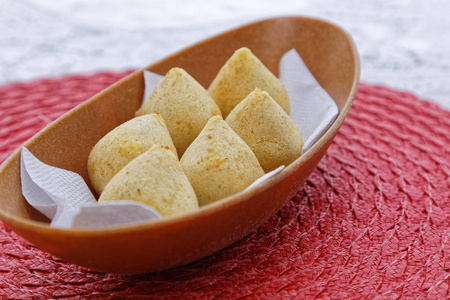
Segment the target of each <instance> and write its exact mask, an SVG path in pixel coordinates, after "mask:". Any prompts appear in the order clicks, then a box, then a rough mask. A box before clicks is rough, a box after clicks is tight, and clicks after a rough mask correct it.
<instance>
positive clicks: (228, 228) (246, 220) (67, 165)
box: [0, 17, 359, 274]
mask: <svg viewBox="0 0 450 300" xmlns="http://www.w3.org/2000/svg"><path fill="white" fill-rule="evenodd" d="M243 46H246V47H248V48H250V49H251V50H252V51H253V53H254V54H255V55H256V56H257V57H259V58H260V59H261V60H262V62H263V63H264V64H265V65H266V66H267V67H268V68H269V69H270V70H271V71H272V72H273V73H274V74H275V75H278V71H277V69H278V61H279V59H280V57H281V55H282V54H284V53H285V52H287V51H288V50H290V49H292V48H295V49H297V51H298V52H299V53H300V55H301V56H302V58H303V60H304V62H305V64H306V65H307V66H308V68H309V69H310V71H311V72H312V73H313V75H314V76H315V77H316V79H317V80H318V82H319V83H320V84H321V85H322V86H323V88H324V89H325V90H326V91H327V92H328V93H329V94H330V96H331V97H332V98H333V100H334V101H335V102H336V104H337V106H338V107H339V115H338V117H337V119H336V121H335V122H334V123H333V124H332V126H331V127H330V128H329V129H328V131H327V132H326V133H325V134H324V135H323V136H322V138H320V140H318V141H317V142H316V143H315V144H314V145H313V146H312V147H311V148H310V149H309V150H308V151H307V152H306V153H304V154H303V155H302V156H301V157H300V158H298V159H297V160H296V161H295V162H293V163H292V164H290V165H289V166H287V167H286V168H285V169H284V170H283V171H282V172H280V173H279V174H277V175H276V176H274V177H273V178H271V179H270V180H268V181H267V182H265V183H263V184H262V185H260V186H258V187H256V188H254V189H250V190H248V191H243V192H240V193H238V194H235V195H233V196H230V197H228V198H225V199H222V200H220V201H217V202H215V203H212V204H209V205H206V206H204V207H201V208H200V209H199V210H197V211H194V212H190V213H186V214H180V215H176V216H171V217H167V218H164V219H162V220H160V221H156V222H148V223H144V224H139V225H130V226H120V227H113V228H107V229H91V230H78V229H57V228H52V227H50V226H49V220H48V219H47V218H46V217H45V216H43V215H42V214H40V213H39V212H38V211H36V210H35V209H34V208H32V207H31V206H30V205H28V203H27V202H26V200H25V199H24V198H23V196H22V193H21V184H20V174H19V157H20V149H18V150H17V151H16V152H14V153H13V154H12V155H11V156H10V157H9V158H8V159H7V160H5V162H4V163H3V164H2V165H1V166H0V218H1V220H2V221H3V222H4V223H5V224H7V226H9V227H10V228H11V229H12V230H14V231H15V232H16V233H17V234H19V235H21V236H22V237H23V238H25V239H26V240H28V241H29V242H30V243H32V244H34V245H35V246H36V247H38V248H40V249H42V250H44V251H46V252H48V253H51V254H53V255H55V256H57V257H59V258H61V259H63V260H65V261H67V262H71V263H75V264H77V265H80V266H84V267H87V268H90V269H92V270H96V271H102V272H114V273H124V274H138V273H145V272H154V271H159V270H163V269H167V268H171V267H175V266H180V265H183V264H186V263H189V262H192V261H195V260H197V259H200V258H202V257H205V256H207V255H209V254H212V253H214V252H215V251H218V250H220V249H222V248H224V247H226V246H228V245H230V244H231V243H233V242H235V241H238V240H239V239H241V238H242V237H244V236H245V235H247V234H249V233H250V232H251V231H253V230H255V229H256V228H257V227H258V226H260V225H261V224H263V223H264V222H265V221H266V220H267V219H268V218H270V217H271V216H272V215H274V214H275V213H276V212H277V211H278V210H279V209H280V208H281V207H282V206H283V205H284V204H285V203H286V202H287V201H288V200H289V199H290V198H291V197H292V196H293V195H294V194H295V193H296V192H297V191H298V189H299V188H300V187H301V186H302V184H303V183H304V181H305V180H306V178H308V176H309V175H310V174H311V172H312V171H313V170H314V168H315V167H316V166H317V164H318V163H319V161H320V159H321V158H322V157H323V155H324V154H325V151H326V150H327V148H328V147H329V145H330V144H331V142H332V140H333V138H334V136H335V135H336V132H337V131H338V129H339V127H340V126H341V124H342V122H343V121H344V118H345V116H346V114H347V112H348V111H349V109H350V107H351V105H352V101H353V98H354V96H355V93H356V90H357V86H358V78H359V62H358V56H357V52H356V49H355V46H354V44H353V43H352V40H351V38H350V37H349V36H348V35H347V34H346V33H345V32H344V31H343V30H341V29H340V28H338V27H336V26H334V25H332V24H329V23H327V22H325V21H320V20H315V19H310V18H303V17H287V18H275V19H269V20H263V21H259V22H256V23H252V24H249V25H245V26H242V27H239V28H236V29H234V30H231V31H228V32H226V33H223V34H220V35H218V36H215V37H212V38H210V39H207V40H205V41H203V42H200V43H198V44H195V45H193V46H191V47H189V48H187V49H185V50H182V51H180V52H178V53H176V54H173V55H171V56H169V57H167V58H165V59H163V60H161V61H159V62H157V63H155V64H153V65H151V66H149V67H147V68H146V69H147V70H150V71H153V72H156V73H159V74H165V73H166V72H167V71H168V70H169V69H170V68H172V67H181V68H184V69H185V70H186V71H187V72H188V73H190V74H192V75H193V77H194V78H196V79H197V80H198V81H199V82H200V83H201V84H203V85H204V86H205V87H207V86H208V85H209V83H210V82H211V81H212V79H213V78H214V76H215V75H216V73H217V72H218V70H219V69H220V67H221V66H222V65H223V64H224V63H225V61H226V60H227V59H228V58H229V57H230V56H231V55H232V54H233V52H234V51H235V50H236V49H238V48H240V47H243ZM143 90H144V81H143V76H142V70H140V71H137V72H135V73H133V74H131V75H129V76H127V77H126V78H124V79H122V80H120V81H119V82H117V83H115V84H113V85H112V86H110V87H109V88H107V89H105V90H103V91H102V92H100V93H99V94H97V95H95V96H94V97H92V98H91V99H89V100H87V101H86V102H84V103H82V104H81V105H79V106H77V107H76V108H74V109H73V110H71V111H69V112H68V113H66V114H65V115H63V116H62V117H60V118H59V119H58V120H56V121H55V122H53V123H52V124H50V125H49V126H47V127H46V128H44V129H43V130H42V131H41V132H39V133H38V134H36V135H35V136H34V137H33V138H31V139H30V140H29V141H27V142H26V143H25V146H26V147H27V148H28V149H29V150H30V151H31V152H32V153H33V154H34V155H35V156H36V157H37V158H39V159H40V160H42V161H43V162H44V163H47V164H49V165H52V166H56V167H59V168H63V169H67V170H71V171H74V172H76V173H78V174H80V175H81V176H82V177H83V178H84V179H85V180H86V181H87V182H89V179H88V173H87V166H86V162H87V158H88V155H89V152H90V150H91V149H92V147H93V146H94V145H95V144H96V142H97V141H98V140H99V139H100V138H101V137H103V136H104V135H105V134H106V133H107V132H109V131H110V130H112V129H113V128H115V127H116V126H118V125H119V124H121V123H123V122H125V121H127V120H129V119H131V118H132V117H133V116H134V112H135V111H136V110H137V109H138V108H139V106H140V103H141V100H142V95H143ZM90 188H91V190H92V187H91V186H90Z"/></svg>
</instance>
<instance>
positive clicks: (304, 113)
mask: <svg viewBox="0 0 450 300" xmlns="http://www.w3.org/2000/svg"><path fill="white" fill-rule="evenodd" d="M163 78H164V76H162V75H159V74H155V73H152V72H149V71H144V81H145V91H144V97H143V100H142V101H143V102H144V101H146V100H147V99H148V97H149V96H150V95H151V93H152V92H153V90H154V89H155V87H156V86H158V85H159V84H160V83H161V81H162V80H163ZM280 81H281V82H282V83H283V84H284V86H285V87H286V90H287V91H288V94H289V99H290V103H291V118H292V120H293V121H294V123H295V124H296V125H297V126H298V128H299V129H300V132H301V133H302V136H303V141H304V146H303V149H302V152H303V153H304V152H305V151H307V150H308V149H309V148H310V147H311V146H312V145H313V144H314V142H315V141H317V139H319V138H320V137H321V136H322V135H323V133H325V131H326V130H327V129H328V127H329V126H330V125H331V123H332V122H333V121H334V119H335V118H336V116H337V115H338V108H337V106H336V104H335V102H334V101H333V100H332V99H331V97H330V96H329V95H328V94H327V92H326V91H325V90H324V89H323V88H322V87H321V86H320V85H319V84H318V82H317V81H316V80H315V78H314V76H313V75H312V74H311V72H309V70H308V68H307V67H306V65H305V64H304V63H303V61H302V59H301V57H300V55H299V54H298V53H297V51H295V50H294V49H292V50H290V51H288V52H287V53H286V54H284V55H283V57H282V58H281V60H280ZM283 168H284V166H281V167H279V168H277V169H276V170H274V171H272V172H269V173H267V174H265V175H264V176H262V177H261V178H259V179H258V180H257V181H255V182H254V183H253V184H252V185H250V186H249V187H248V188H247V189H250V188H253V187H254V186H257V185H258V184H261V183H262V182H264V181H266V180H267V179H269V178H271V177H273V176H275V175H276V174H278V173H279V172H281V170H282V169H283ZM20 171H21V174H20V175H21V180H22V193H23V195H24V197H25V199H26V200H27V201H28V203H30V205H31V206H33V207H34V208H36V209H37V210H39V211H40V212H41V213H43V214H44V215H45V216H47V217H48V218H50V219H51V220H52V222H51V224H50V226H53V227H59V228H99V227H109V226H117V225H124V224H131V223H138V222H146V221H150V220H157V219H160V218H161V216H160V215H159V214H158V212H157V211H156V210H154V209H152V208H151V207H149V206H147V205H144V204H141V203H138V202H134V201H114V202H108V203H97V201H96V200H95V198H94V196H93V195H92V193H91V191H90V190H89V188H88V187H87V185H86V183H85V182H84V180H83V178H82V177H81V176H80V175H78V174H76V173H74V172H70V171H67V170H62V169H59V168H55V167H52V166H49V165H46V164H44V163H43V162H41V161H40V160H38V159H37V158H36V157H34V156H33V154H31V152H30V151H28V149H26V148H25V147H22V153H21V165H20Z"/></svg>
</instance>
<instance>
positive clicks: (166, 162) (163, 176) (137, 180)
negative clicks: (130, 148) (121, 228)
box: [98, 145, 198, 216]
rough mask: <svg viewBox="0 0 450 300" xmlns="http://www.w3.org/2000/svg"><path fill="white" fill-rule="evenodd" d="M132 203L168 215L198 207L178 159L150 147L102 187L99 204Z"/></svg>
mask: <svg viewBox="0 0 450 300" xmlns="http://www.w3.org/2000/svg"><path fill="white" fill-rule="evenodd" d="M119 200H133V201H136V202H141V203H144V204H146V205H149V206H151V207H153V208H154V209H156V210H157V211H158V212H159V213H160V214H161V216H170V215H174V214H178V213H182V212H187V211H191V210H194V209H197V208H198V202H197V198H196V196H195V193H194V190H193V188H192V186H191V184H190V183H189V180H188V179H187V177H186V175H185V174H184V172H183V168H182V167H181V165H180V162H179V161H178V158H177V157H176V155H174V153H173V152H172V151H170V150H167V149H166V148H164V147H161V146H158V145H154V146H153V147H152V148H150V150H148V151H147V152H145V153H143V154H142V155H140V156H138V157H137V158H135V159H134V160H133V161H131V162H130V163H129V164H128V165H126V166H125V167H124V168H123V169H122V170H121V171H120V172H119V173H117V175H116V176H114V178H113V179H111V181H110V182H109V183H108V184H107V185H106V187H105V189H104V190H103V193H102V194H101V195H100V199H98V201H99V202H106V201H119Z"/></svg>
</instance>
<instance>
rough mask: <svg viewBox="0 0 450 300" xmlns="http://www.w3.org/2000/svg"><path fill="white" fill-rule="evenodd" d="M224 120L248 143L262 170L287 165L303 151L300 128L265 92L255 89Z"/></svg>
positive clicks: (267, 170)
mask: <svg viewBox="0 0 450 300" xmlns="http://www.w3.org/2000/svg"><path fill="white" fill-rule="evenodd" d="M226 122H227V123H228V125H230V127H231V128H232V129H233V130H234V131H235V132H236V133H237V134H238V135H239V136H240V137H241V138H242V139H243V140H244V141H245V142H246V143H247V145H249V147H250V148H251V149H252V151H253V152H254V153H255V155H256V157H257V158H258V160H259V163H260V164H261V166H262V168H263V169H264V171H265V172H269V171H272V170H274V169H276V168H277V167H279V166H281V165H285V166H287V165H289V164H290V163H291V162H293V161H294V160H296V159H297V158H299V157H300V155H301V154H302V147H303V139H302V135H301V133H300V130H299V129H298V128H297V126H296V125H295V123H294V122H293V121H292V120H291V118H290V117H289V115H288V114H287V113H286V112H285V111H284V110H283V109H282V108H281V107H280V105H278V103H276V102H275V100H273V98H272V97H270V95H269V94H268V93H267V92H263V91H261V90H260V89H256V90H255V91H253V92H252V93H251V94H250V95H248V96H247V97H246V98H245V99H244V100H243V101H242V102H241V103H239V104H238V105H237V106H236V107H235V108H234V109H233V110H232V111H231V113H230V114H229V115H228V117H227V118H226Z"/></svg>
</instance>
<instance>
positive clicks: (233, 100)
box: [208, 47, 290, 118]
mask: <svg viewBox="0 0 450 300" xmlns="http://www.w3.org/2000/svg"><path fill="white" fill-rule="evenodd" d="M255 88H259V89H261V90H263V91H267V92H268V93H269V94H270V95H271V96H272V97H273V99H274V100H275V101H276V102H277V103H278V104H279V105H280V106H281V107H282V108H283V109H284V110H285V111H286V112H287V113H288V114H289V112H290V104H289V96H288V93H287V91H286V89H285V87H284V86H283V84H282V83H281V82H280V81H279V80H278V78H276V77H275V75H273V74H272V72H270V71H269V69H267V67H266V66H264V64H263V63H262V62H261V61H260V60H259V59H258V58H257V57H256V56H255V55H253V53H252V52H251V51H250V50H249V49H248V48H245V47H244V48H240V49H238V50H236V52H235V53H234V54H233V56H231V57H230V59H229V60H228V61H227V62H226V63H225V65H224V66H223V67H222V68H221V69H220V71H219V73H218V74H217V76H216V78H214V80H213V81H212V83H211V85H210V86H209V88H208V91H209V93H210V94H211V96H212V97H213V99H214V101H216V103H217V105H218V106H219V108H220V110H221V111H222V115H223V117H224V118H226V117H227V116H228V114H229V113H230V112H231V110H232V109H233V108H234V107H235V106H236V105H237V104H238V103H239V102H241V101H242V100H243V99H244V98H245V97H247V95H248V94H250V93H251V92H252V91H253V90H254V89H255Z"/></svg>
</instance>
